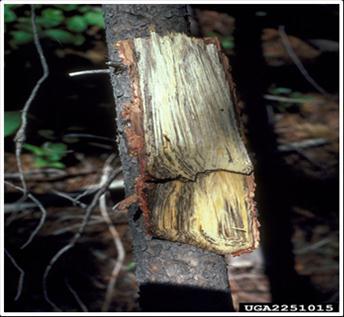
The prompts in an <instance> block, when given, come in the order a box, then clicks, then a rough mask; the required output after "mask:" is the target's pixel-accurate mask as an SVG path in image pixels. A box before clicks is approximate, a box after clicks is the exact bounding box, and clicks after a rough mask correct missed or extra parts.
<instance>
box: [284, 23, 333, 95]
mask: <svg viewBox="0 0 344 317" xmlns="http://www.w3.org/2000/svg"><path fill="white" fill-rule="evenodd" d="M278 32H279V35H280V37H281V40H282V43H283V45H284V47H285V49H286V51H287V53H288V55H289V56H290V58H291V59H292V61H293V62H294V64H295V65H296V67H297V68H298V70H299V71H300V72H301V74H302V75H303V76H304V77H305V79H306V80H307V81H308V82H309V83H310V84H311V85H312V86H313V87H314V88H315V89H316V90H317V91H319V92H320V93H321V94H323V95H324V96H326V97H329V93H328V92H327V91H326V90H325V89H324V88H322V87H321V86H320V85H319V84H318V83H317V82H316V81H315V80H314V79H313V78H312V77H311V75H309V73H308V71H307V69H306V68H305V67H304V66H303V64H302V62H301V60H300V59H299V57H298V56H297V55H296V53H295V51H294V49H293V48H292V46H291V45H290V42H289V39H288V36H287V34H286V33H285V27H284V25H280V26H279V27H278Z"/></svg>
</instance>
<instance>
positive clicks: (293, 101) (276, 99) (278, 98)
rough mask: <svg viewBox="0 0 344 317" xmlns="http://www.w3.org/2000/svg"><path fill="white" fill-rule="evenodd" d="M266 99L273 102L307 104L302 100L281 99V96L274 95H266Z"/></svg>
mask: <svg viewBox="0 0 344 317" xmlns="http://www.w3.org/2000/svg"><path fill="white" fill-rule="evenodd" d="M263 97H264V99H266V100H272V101H281V102H289V103H301V104H302V103H305V99H302V98H288V97H281V96H274V95H268V94H266V95H264V96H263Z"/></svg>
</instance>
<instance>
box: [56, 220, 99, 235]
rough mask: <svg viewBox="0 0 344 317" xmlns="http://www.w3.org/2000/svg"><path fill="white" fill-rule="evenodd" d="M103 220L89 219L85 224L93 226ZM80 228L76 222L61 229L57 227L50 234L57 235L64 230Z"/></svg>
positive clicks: (64, 231)
mask: <svg viewBox="0 0 344 317" xmlns="http://www.w3.org/2000/svg"><path fill="white" fill-rule="evenodd" d="M103 222H104V220H103V219H101V220H99V219H98V220H94V221H89V223H88V224H87V225H88V226H89V227H90V226H93V225H98V224H101V223H103ZM78 228H80V224H76V225H71V226H69V227H64V228H62V229H58V230H55V231H53V232H52V233H51V235H52V236H58V235H61V234H64V233H66V232H70V231H73V230H74V229H78Z"/></svg>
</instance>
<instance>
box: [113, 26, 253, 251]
mask: <svg viewBox="0 0 344 317" xmlns="http://www.w3.org/2000/svg"><path fill="white" fill-rule="evenodd" d="M116 46H117V49H118V52H119V55H120V57H121V58H122V63H123V64H124V65H125V66H127V69H128V75H129V76H130V79H131V82H132V100H131V103H129V104H128V105H126V107H124V110H123V113H122V114H120V115H121V116H122V118H123V119H125V120H126V122H127V127H126V128H125V129H124V133H125V138H126V141H127V146H128V149H129V151H130V153H131V154H132V155H135V156H136V157H137V159H138V161H139V165H140V177H138V179H137V180H136V190H137V196H138V201H139V204H140V207H141V209H142V211H143V213H144V216H145V222H146V227H147V230H148V231H149V233H150V234H152V235H153V236H156V237H159V238H163V239H168V240H172V241H179V242H183V243H189V244H193V245H196V246H198V247H202V248H204V249H207V250H211V251H215V252H217V253H221V254H228V253H231V254H234V255H238V254H241V253H243V252H248V251H250V250H253V249H254V248H256V247H257V245H258V242H259V233H258V226H259V224H258V221H257V219H256V209H255V203H254V201H253V196H254V187H255V184H254V179H253V167H252V164H251V161H250V158H249V156H248V154H247V151H246V149H245V145H244V144H243V142H242V139H241V135H240V131H239V127H238V124H237V121H236V120H237V113H236V109H235V102H234V97H233V94H234V91H233V85H232V84H231V79H230V75H229V73H228V72H227V69H226V68H228V61H227V59H226V57H225V56H224V55H223V54H222V53H221V51H220V45H219V43H218V41H216V40H214V39H196V38H190V37H188V36H186V35H184V34H180V33H178V34H169V35H166V36H159V35H158V34H156V33H154V32H152V33H151V36H150V37H149V38H136V39H134V40H125V41H120V42H118V43H117V44H116Z"/></svg>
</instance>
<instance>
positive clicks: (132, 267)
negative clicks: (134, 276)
mask: <svg viewBox="0 0 344 317" xmlns="http://www.w3.org/2000/svg"><path fill="white" fill-rule="evenodd" d="M135 268H136V263H135V262H129V263H128V265H126V266H125V270H126V271H128V272H131V271H134V270H135Z"/></svg>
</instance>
